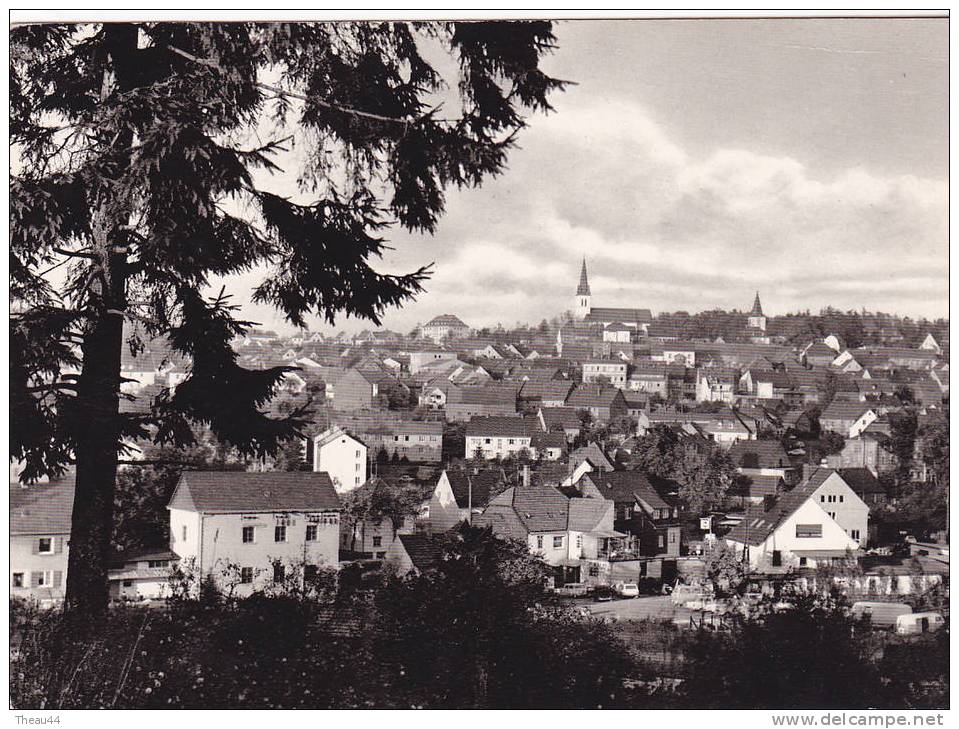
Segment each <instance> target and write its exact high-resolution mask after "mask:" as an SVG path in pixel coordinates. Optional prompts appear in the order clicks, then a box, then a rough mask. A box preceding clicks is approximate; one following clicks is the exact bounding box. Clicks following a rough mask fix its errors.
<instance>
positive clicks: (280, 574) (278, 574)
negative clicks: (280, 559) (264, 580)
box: [273, 564, 286, 582]
mask: <svg viewBox="0 0 959 729" xmlns="http://www.w3.org/2000/svg"><path fill="white" fill-rule="evenodd" d="M285 579H286V567H284V566H283V565H281V564H274V565H273V581H274V582H283V580H285Z"/></svg>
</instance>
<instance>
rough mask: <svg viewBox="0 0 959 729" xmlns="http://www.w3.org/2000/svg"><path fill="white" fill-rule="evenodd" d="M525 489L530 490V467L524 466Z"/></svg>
mask: <svg viewBox="0 0 959 729" xmlns="http://www.w3.org/2000/svg"><path fill="white" fill-rule="evenodd" d="M523 488H529V465H524V466H523Z"/></svg>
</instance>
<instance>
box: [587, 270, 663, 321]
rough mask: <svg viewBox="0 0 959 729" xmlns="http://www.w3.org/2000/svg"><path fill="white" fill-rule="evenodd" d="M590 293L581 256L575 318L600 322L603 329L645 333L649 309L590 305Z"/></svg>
mask: <svg viewBox="0 0 959 729" xmlns="http://www.w3.org/2000/svg"><path fill="white" fill-rule="evenodd" d="M592 299H593V297H592V295H591V294H590V290H589V278H588V277H587V275H586V259H585V258H583V268H582V270H581V271H580V274H579V285H578V286H577V287H576V301H575V304H574V307H573V312H574V313H575V314H576V318H577V319H580V320H581V321H584V322H587V323H590V324H602V325H603V329H604V331H605V330H610V329H611V328H612V331H614V332H616V331H622V330H624V329H627V330H630V331H633V332H636V333H637V334H645V333H647V332H648V331H649V325H650V323H652V321H653V315H652V313H651V312H650V310H649V309H620V308H610V307H598V306H593V305H592Z"/></svg>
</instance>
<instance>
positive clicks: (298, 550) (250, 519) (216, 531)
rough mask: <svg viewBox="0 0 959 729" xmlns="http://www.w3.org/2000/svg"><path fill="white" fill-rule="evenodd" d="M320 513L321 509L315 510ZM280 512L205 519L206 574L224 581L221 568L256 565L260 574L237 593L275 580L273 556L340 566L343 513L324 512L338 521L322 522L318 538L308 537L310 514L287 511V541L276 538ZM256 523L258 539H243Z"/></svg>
mask: <svg viewBox="0 0 959 729" xmlns="http://www.w3.org/2000/svg"><path fill="white" fill-rule="evenodd" d="M315 513H317V514H318V513H319V512H315ZM277 516H278V515H277V514H273V513H262V514H212V515H205V517H204V519H203V551H202V559H203V561H202V564H201V565H200V568H201V571H202V572H203V574H207V573H212V574H213V576H214V578H215V579H217V581H218V582H219V583H220V584H225V582H226V578H224V577H223V576H222V575H221V574H220V572H221V571H222V570H223V569H224V568H225V567H227V566H228V565H229V564H230V563H233V564H236V565H237V566H238V567H252V568H254V572H256V571H257V570H260V574H259V575H258V576H257V577H256V578H255V580H254V582H253V584H251V585H240V586H238V587H237V592H236V594H238V595H248V594H250V593H251V592H253V591H254V590H255V589H263V588H265V587H267V586H268V585H269V584H270V583H271V582H272V580H273V565H272V562H273V560H282V561H283V562H284V563H285V564H286V565H287V567H288V568H289V566H290V564H300V563H301V562H306V563H307V564H314V565H325V566H332V567H336V566H337V564H338V563H339V537H340V525H339V514H337V513H335V512H332V513H324V516H325V517H335V519H334V523H332V524H331V523H322V520H321V523H318V524H317V525H316V527H317V530H316V531H317V537H316V540H315V541H311V542H307V541H306V526H307V523H308V519H307V514H306V513H300V512H291V513H289V514H284V516H287V517H288V518H289V521H290V523H289V524H288V525H287V528H286V541H285V542H277V541H275V539H274V536H275V532H274V528H275V526H276V525H277ZM246 526H252V527H255V530H254V542H252V543H244V542H243V527H246Z"/></svg>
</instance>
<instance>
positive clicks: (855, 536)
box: [849, 529, 859, 541]
mask: <svg viewBox="0 0 959 729" xmlns="http://www.w3.org/2000/svg"><path fill="white" fill-rule="evenodd" d="M849 536H850V537H852V538H853V539H855V540H857V541H858V540H859V530H858V529H850V530H849Z"/></svg>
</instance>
